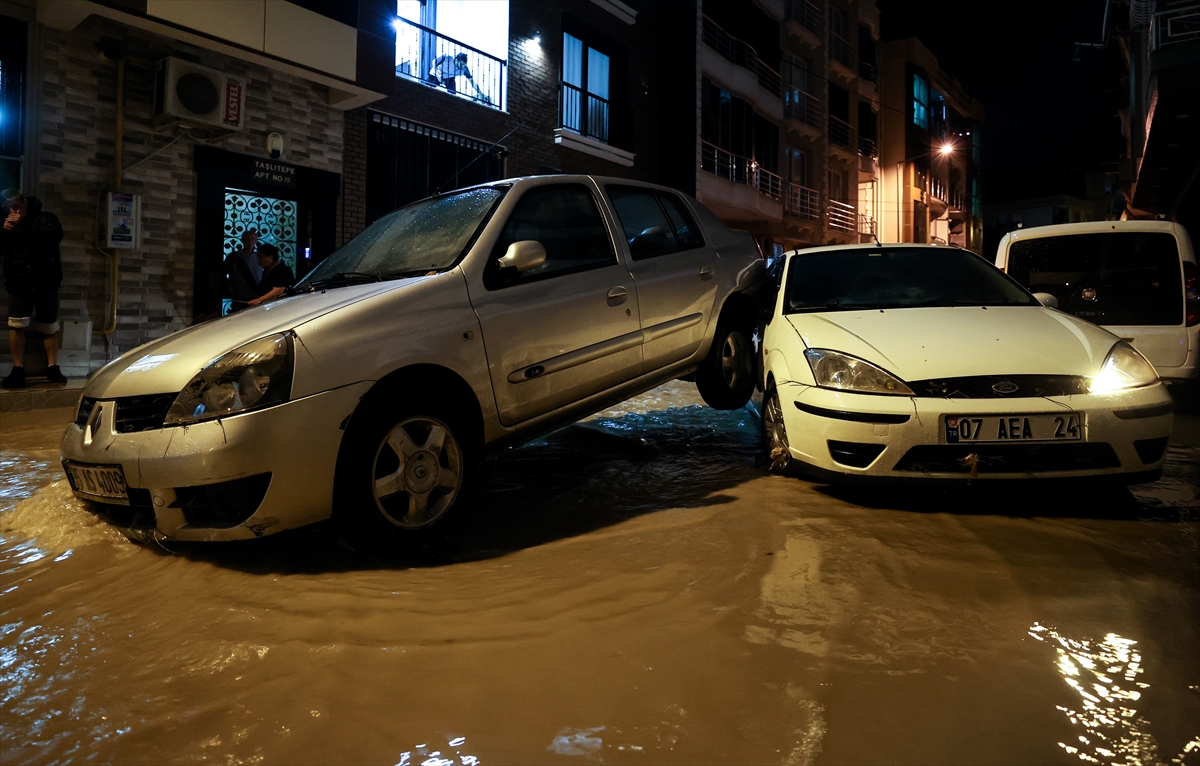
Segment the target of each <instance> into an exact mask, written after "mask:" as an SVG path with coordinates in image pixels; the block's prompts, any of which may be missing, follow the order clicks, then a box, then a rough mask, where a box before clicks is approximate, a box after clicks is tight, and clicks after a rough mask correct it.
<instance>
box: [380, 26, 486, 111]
mask: <svg viewBox="0 0 1200 766" xmlns="http://www.w3.org/2000/svg"><path fill="white" fill-rule="evenodd" d="M464 55H465V56H466V58H465V60H464V59H462V58H459V57H460V56H464ZM396 60H397V61H398V62H400V63H398V64H396V76H397V77H404V78H407V79H409V80H415V81H416V82H419V83H421V84H422V85H428V86H429V87H431V88H445V89H446V91H447V92H448V93H450V94H451V95H454V96H458V97H459V98H464V99H466V100H468V101H474V102H475V103H477V104H482V105H484V106H490V107H492V108H493V109H504V79H505V78H504V69H505V67H506V66H507V65H508V63H507V62H505V61H501V60H500V59H498V58H496V57H495V56H492V55H490V54H487V53H484V52H483V51H481V50H479V49H478V48H472V47H471V46H470V45H467V44H466V43H462V42H459V41H458V40H455V39H453V38H451V37H446V36H445V35H441V34H438V33H437V32H435V31H434V30H432V29H430V28H429V27H423V26H421V25H420V24H414V23H413V22H411V21H409V20H408V19H402V18H398V19H396Z"/></svg>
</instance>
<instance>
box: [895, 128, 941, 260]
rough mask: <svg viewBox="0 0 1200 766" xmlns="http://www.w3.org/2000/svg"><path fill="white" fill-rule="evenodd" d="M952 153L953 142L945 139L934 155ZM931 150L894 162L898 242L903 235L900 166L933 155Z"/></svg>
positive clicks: (902, 182)
mask: <svg viewBox="0 0 1200 766" xmlns="http://www.w3.org/2000/svg"><path fill="white" fill-rule="evenodd" d="M953 153H954V144H952V143H950V142H949V141H946V142H945V143H943V144H942V145H941V146H939V147H938V149H937V152H936V155H937V156H941V157H949V156H950V155H951V154H953ZM934 155H935V153H934V152H932V151H929V152H922V153H921V154H914V155H913V156H912V157H905V158H904V159H902V160H900V161H899V162H897V163H896V241H897V242H899V241H900V240H901V238H903V236H904V193H903V192H904V181H903V178H902V175H903V172H902V170H901V168H902V167H903V165H904V163H906V162H912V161H913V160H919V159H921V158H923V157H930V156H934Z"/></svg>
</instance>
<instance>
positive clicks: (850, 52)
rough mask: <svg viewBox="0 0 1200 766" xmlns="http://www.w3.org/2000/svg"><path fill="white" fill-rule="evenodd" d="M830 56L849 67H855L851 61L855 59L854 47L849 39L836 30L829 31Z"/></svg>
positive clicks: (851, 68)
mask: <svg viewBox="0 0 1200 766" xmlns="http://www.w3.org/2000/svg"><path fill="white" fill-rule="evenodd" d="M829 56H830V58H832V59H833V60H834V61H836V62H838V63H839V64H841V65H842V66H844V67H846V68H847V69H850V70H853V69H854V67H853V66H852V65H851V63H850V62H851V61H853V60H854V48H852V47H850V41H849V40H847V39H846V38H844V37H842V36H841V35H839V34H836V33H834V32H830V33H829Z"/></svg>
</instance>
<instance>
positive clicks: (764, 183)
mask: <svg viewBox="0 0 1200 766" xmlns="http://www.w3.org/2000/svg"><path fill="white" fill-rule="evenodd" d="M700 169H701V170H706V171H708V172H709V173H712V174H713V175H715V176H719V177H721V178H724V179H726V180H729V181H733V182H734V183H737V184H747V185H748V186H753V187H754V188H755V189H758V191H759V192H761V193H763V194H765V195H767V196H768V197H770V198H771V199H779V198H780V197H782V196H783V179H782V178H780V177H779V176H777V175H775V174H774V173H772V172H771V171H769V170H763V169H762V168H760V167H759V166H758V163H757V162H755V161H754V160H752V159H750V158H748V157H741V156H738V155H736V154H732V153H731V152H727V151H725V150H724V149H722V148H721V147H719V146H715V145H713V144H710V143H709V142H707V141H701V142H700Z"/></svg>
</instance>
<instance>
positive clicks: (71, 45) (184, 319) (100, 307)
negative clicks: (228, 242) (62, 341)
mask: <svg viewBox="0 0 1200 766" xmlns="http://www.w3.org/2000/svg"><path fill="white" fill-rule="evenodd" d="M38 32H39V35H38V37H40V41H41V43H40V47H39V48H35V49H32V50H31V51H30V56H31V57H34V56H40V61H39V62H37V66H38V67H40V69H41V77H42V82H41V88H40V92H39V93H38V97H37V101H38V103H32V104H30V108H29V112H30V115H31V119H35V120H38V121H39V123H40V124H38V125H37V126H36V130H37V135H38V137H39V142H38V143H39V145H38V146H37V147H36V149H37V151H36V152H34V153H33V156H35V157H39V156H40V158H39V159H38V160H37V161H36V162H35V165H36V166H35V167H33V168H31V170H32V171H33V172H32V173H31V174H30V175H31V176H33V179H32V180H33V183H30V184H28V186H29V187H30V188H29V189H28V191H30V192H31V193H33V194H34V195H36V196H37V197H39V198H40V199H41V200H42V201H43V202H44V203H45V206H46V209H47V210H50V211H52V212H54V213H56V214H57V215H58V216H59V218H60V219H61V220H62V223H63V228H64V230H65V232H66V236H65V237H64V239H63V243H62V255H63V271H64V279H63V285H62V289H61V293H60V294H61V299H62V310H61V316H62V318H64V319H91V320H92V322H93V326H94V327H95V328H96V329H97V331H98V330H99V329H100V328H102V327H103V326H104V325H105V322H106V317H107V304H108V270H109V263H110V261H109V258H108V256H107V255H106V254H105V253H103V252H101V250H100V249H99V248H98V247H97V246H96V238H97V231H98V225H97V211H98V207H99V204H98V201H99V200H100V199H102V195H103V193H104V192H106V191H108V190H109V185H108V184H109V182H110V180H111V178H112V163H113V151H114V142H113V133H114V122H115V115H116V109H115V103H116V66H115V64H114V63H112V62H110V61H107V60H105V59H103V58H101V57H100V55H99V52H100V49H101V48H102V47H104V46H116V45H119V46H123V47H125V48H126V49H127V50H128V51H129V53H130V54H131V55H133V56H137V57H139V58H141V59H145V60H146V61H155V60H157V59H160V58H162V57H164V56H168V55H173V56H178V57H180V58H184V59H187V60H189V61H194V62H196V63H199V64H203V65H205V66H210V67H213V68H215V69H219V70H221V71H224V72H227V73H229V74H231V75H235V76H238V77H241V78H243V79H244V80H245V81H246V83H247V96H246V116H247V123H246V127H245V129H244V130H243V131H242V132H241V133H238V134H236V135H234V136H232V137H230V138H228V139H225V140H224V141H221V142H220V143H219V145H220V146H221V147H222V148H224V149H228V150H230V151H236V152H242V153H245V154H251V155H258V156H265V155H266V150H265V140H266V138H265V137H266V134H267V133H270V132H278V133H282V134H283V135H284V137H285V150H284V154H283V157H282V158H281V159H282V160H283V161H285V162H290V163H294V164H297V165H303V166H308V167H314V168H320V169H324V170H330V171H334V172H341V170H342V130H343V114H342V112H340V111H339V110H337V109H334V108H332V107H330V106H328V105H327V104H326V103H325V96H324V89H323V88H321V87H319V86H315V85H313V84H312V83H309V82H307V81H305V80H303V79H300V78H298V77H294V76H291V75H286V74H282V73H280V72H276V71H273V70H269V69H265V68H263V67H259V66H255V65H251V64H248V63H246V62H244V61H240V60H237V59H232V58H229V57H226V56H223V55H220V54H217V53H214V52H211V51H207V50H203V49H200V48H196V47H193V46H190V45H187V44H184V43H180V42H177V41H174V40H169V39H167V38H163V37H159V36H157V35H153V34H150V33H148V32H143V31H141V30H135V29H131V28H128V27H124V26H122V25H120V24H117V23H115V22H111V21H108V20H105V19H101V18H98V17H91V18H89V19H87V20H86V21H84V22H83V23H82V24H81V25H80V26H79V27H77V28H76V29H75V30H73V31H71V32H61V31H58V30H55V29H51V28H46V27H42V28H40V29H39V30H38ZM153 86H154V73H153V70H152V69H150V68H147V67H145V66H142V65H135V64H133V63H130V64H129V65H128V68H127V72H126V95H125V150H124V166H125V167H126V168H128V171H127V173H126V175H125V180H124V186H123V190H124V191H125V192H129V193H133V194H140V195H142V227H143V228H142V242H143V247H142V248H141V249H140V250H134V251H125V252H123V253H122V257H121V268H120V292H119V295H120V304H119V309H118V312H117V329H116V332H115V333H114V334H113V335H112V336H111V337H110V344H111V345H110V348H109V350H108V358H113V357H115V356H116V354H117V353H119V352H121V351H125V350H128V349H130V348H132V347H134V346H137V345H140V344H142V343H145V342H147V341H150V340H153V339H155V338H158V337H161V336H163V335H165V334H167V333H169V332H172V331H174V330H178V329H181V328H183V327H186V326H187V325H189V324H190V323H191V321H192V293H193V265H194V256H195V214H196V175H195V169H194V168H193V167H192V165H193V162H192V146H193V143H194V142H193V140H192V139H190V138H188V137H187V136H186V135H183V134H182V133H181V132H180V131H178V130H174V131H167V132H163V133H156V132H155V131H154V130H153V127H152V117H153ZM176 138H178V140H175V141H174V143H171V142H172V140H174V139H176ZM168 144H170V145H169V146H167V145H168ZM164 146H166V147H167V148H166V149H165V150H163V151H162V152H161V153H159V154H157V156H155V157H154V158H153V159H151V160H149V161H147V162H145V163H144V164H137V165H136V167H131V166H133V165H135V164H136V163H138V162H139V161H140V160H142V159H143V158H145V157H147V156H148V155H150V154H153V153H155V152H157V151H158V150H160V149H162V148H163V147H164ZM7 309H8V296H7V294H6V293H3V294H0V310H2V311H4V312H7ZM5 315H7V314H5ZM3 351H4V354H3V362H8V361H9V359H8V353H7V351H8V349H7V345H6V343H5V345H4V348H3ZM104 360H105V347H104V343H103V341H102V339H101V337H100V335H99V334H97V335H95V336H94V340H93V353H92V367H93V369H95V368H96V367H98V366H100V365H101V364H103V363H104ZM5 366H7V365H5Z"/></svg>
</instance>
